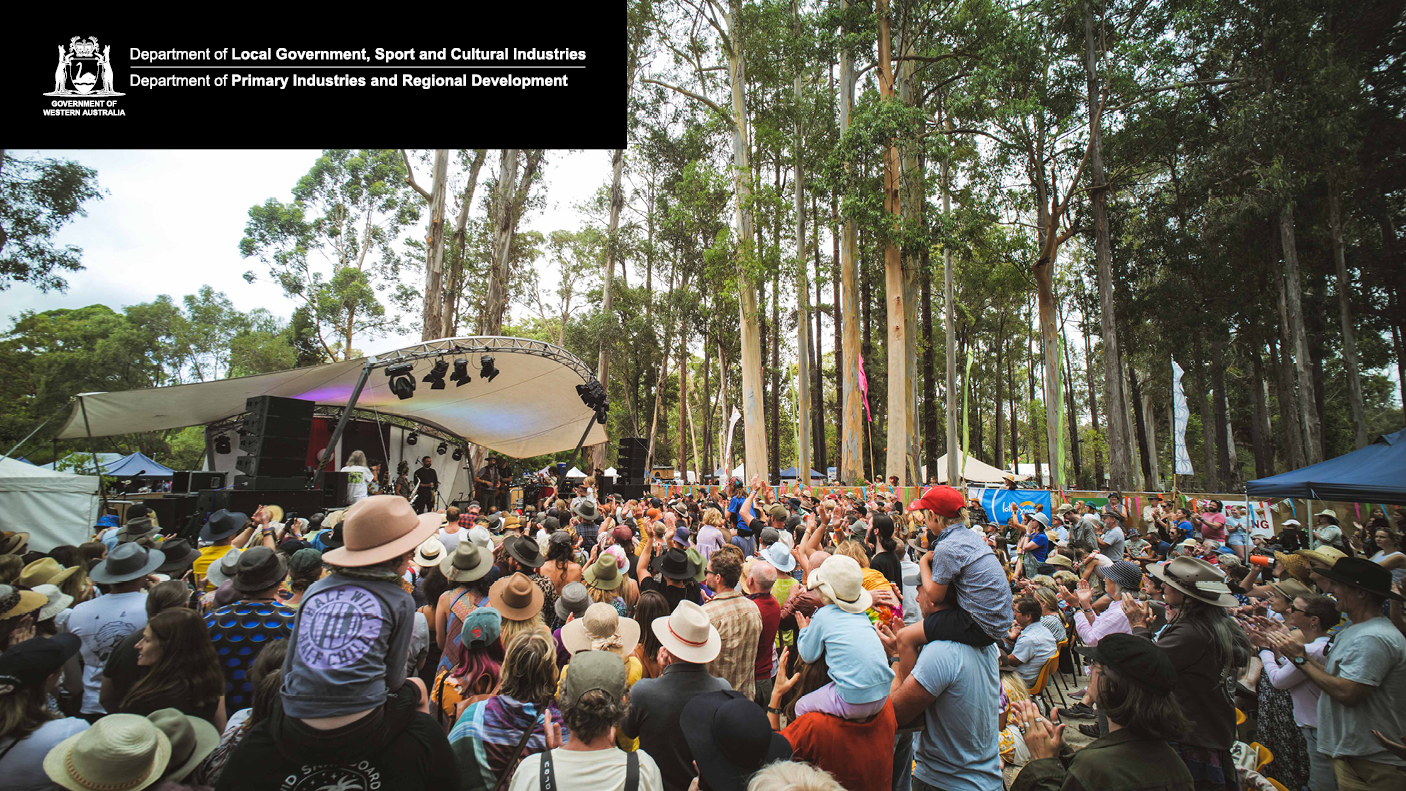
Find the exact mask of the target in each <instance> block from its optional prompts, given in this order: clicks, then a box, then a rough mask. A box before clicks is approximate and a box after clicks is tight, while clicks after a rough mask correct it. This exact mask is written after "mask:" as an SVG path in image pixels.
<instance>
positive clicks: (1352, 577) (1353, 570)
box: [1318, 558, 1403, 601]
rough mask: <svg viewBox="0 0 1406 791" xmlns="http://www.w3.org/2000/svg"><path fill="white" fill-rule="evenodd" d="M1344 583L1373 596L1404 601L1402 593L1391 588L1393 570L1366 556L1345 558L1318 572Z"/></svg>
mask: <svg viewBox="0 0 1406 791" xmlns="http://www.w3.org/2000/svg"><path fill="white" fill-rule="evenodd" d="M1318 573H1319V574H1321V575H1322V576H1324V577H1327V578H1328V579H1330V580H1332V581H1334V582H1337V583H1340V584H1342V585H1350V586H1352V587H1354V588H1358V589H1361V590H1364V591H1367V592H1368V593H1370V594H1372V595H1373V596H1379V597H1382V598H1387V599H1391V600H1393V601H1403V598H1402V596H1401V594H1399V593H1397V592H1395V591H1393V590H1392V589H1391V570H1390V569H1388V568H1386V567H1385V566H1381V565H1378V564H1376V563H1373V562H1372V561H1370V560H1368V559H1366V558H1343V559H1342V560H1339V561H1338V562H1337V563H1334V564H1333V567H1332V568H1330V569H1323V570H1321V571H1319V572H1318Z"/></svg>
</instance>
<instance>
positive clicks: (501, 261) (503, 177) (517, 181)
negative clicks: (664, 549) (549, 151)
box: [480, 148, 543, 335]
mask: <svg viewBox="0 0 1406 791" xmlns="http://www.w3.org/2000/svg"><path fill="white" fill-rule="evenodd" d="M518 154H519V149H516V148H505V149H503V154H502V156H503V161H502V164H501V166H500V167H499V174H498V196H497V200H496V201H495V204H496V205H495V207H494V208H495V211H494V218H493V263H492V266H491V268H490V272H489V281H488V296H487V298H486V300H485V302H486V303H487V304H486V305H485V306H484V307H485V309H484V312H483V319H482V322H483V325H482V329H481V331H480V334H482V335H502V334H503V316H504V315H506V313H507V310H508V291H509V281H510V279H511V278H512V246H513V236H514V235H515V234H516V233H517V224H518V220H519V219H521V216H522V207H523V204H524V203H526V202H527V193H528V190H529V189H530V188H531V186H532V180H533V178H534V177H536V175H537V169H538V167H539V166H540V165H541V163H542V154H543V152H542V149H527V154H526V159H525V162H524V164H523V167H522V175H521V177H519V175H518Z"/></svg>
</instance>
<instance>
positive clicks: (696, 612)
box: [649, 558, 859, 665]
mask: <svg viewBox="0 0 1406 791" xmlns="http://www.w3.org/2000/svg"><path fill="white" fill-rule="evenodd" d="M846 560H849V561H850V562H851V563H854V561H853V560H850V559H849V558H846ZM855 565H856V566H858V565H859V564H857V563H855ZM649 628H650V629H652V630H653V631H654V636H655V637H658V638H659V642H660V643H662V644H663V646H664V647H665V648H667V649H669V653H670V654H673V655H674V656H675V657H677V658H678V659H680V660H682V661H684V662H692V663H694V664H699V665H706V664H707V663H709V662H711V661H713V660H714V659H717V658H718V653H719V652H721V651H722V647H723V640H722V636H721V635H719V634H718V629H717V627H715V626H713V624H712V622H710V621H709V620H708V612H707V611H706V610H704V609H703V608H702V607H700V606H699V605H697V604H694V603H693V602H691V601H688V600H687V599H685V600H684V601H681V602H679V604H678V606H677V607H675V608H674V611H673V612H672V613H670V614H669V615H666V616H663V617H661V618H655V619H654V621H653V623H651V624H650V625H649Z"/></svg>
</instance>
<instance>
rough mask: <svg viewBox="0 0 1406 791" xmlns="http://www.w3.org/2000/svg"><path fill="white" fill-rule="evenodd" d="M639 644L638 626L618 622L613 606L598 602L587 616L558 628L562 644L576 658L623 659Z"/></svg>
mask: <svg viewBox="0 0 1406 791" xmlns="http://www.w3.org/2000/svg"><path fill="white" fill-rule="evenodd" d="M639 642H640V625H639V622H638V621H636V620H635V619H633V618H621V617H620V613H618V612H616V610H615V606H614V605H611V604H602V603H600V602H597V603H595V604H592V605H591V606H589V607H587V608H586V614H585V615H582V616H581V617H579V618H576V619H575V620H573V621H572V622H571V623H568V624H567V625H566V626H563V627H561V644H562V645H563V646H565V647H566V650H567V651H568V652H569V653H571V654H572V655H575V654H577V653H579V652H581V651H610V652H612V653H616V654H620V655H621V656H624V655H626V654H629V653H630V652H631V651H633V650H635V646H637V645H639Z"/></svg>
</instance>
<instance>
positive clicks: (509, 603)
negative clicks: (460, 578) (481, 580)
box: [488, 571, 545, 621]
mask: <svg viewBox="0 0 1406 791" xmlns="http://www.w3.org/2000/svg"><path fill="white" fill-rule="evenodd" d="M544 598H545V596H544V594H543V593H542V589H541V588H539V587H537V584H536V583H534V582H533V581H532V580H531V579H529V578H528V576H527V575H526V574H523V573H522V572H520V571H519V572H518V573H516V574H513V575H512V576H510V577H504V578H502V579H500V580H498V581H497V582H495V583H493V587H491V588H489V589H488V601H489V603H490V604H492V605H493V608H494V609H495V610H497V611H498V612H500V613H502V614H503V617H504V618H507V619H508V620H510V621H526V620H527V619H529V618H531V617H532V616H534V615H536V614H537V613H539V612H541V611H542V602H543V599H544Z"/></svg>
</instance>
